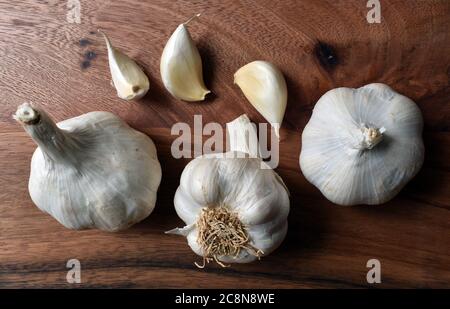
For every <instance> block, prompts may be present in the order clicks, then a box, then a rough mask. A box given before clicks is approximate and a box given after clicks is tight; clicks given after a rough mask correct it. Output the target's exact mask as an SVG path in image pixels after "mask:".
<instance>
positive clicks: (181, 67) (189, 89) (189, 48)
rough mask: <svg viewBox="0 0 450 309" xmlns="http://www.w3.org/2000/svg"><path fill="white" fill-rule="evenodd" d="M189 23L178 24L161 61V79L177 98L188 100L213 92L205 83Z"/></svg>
mask: <svg viewBox="0 0 450 309" xmlns="http://www.w3.org/2000/svg"><path fill="white" fill-rule="evenodd" d="M196 16H198V15H196ZM196 16H194V17H196ZM189 21H190V20H189ZM189 21H188V22H189ZM188 22H186V23H183V24H181V25H179V26H178V27H177V29H176V30H175V32H174V33H173V34H172V36H171V37H170V39H169V41H167V44H166V46H165V47H164V50H163V53H162V56H161V62H160V71H161V78H162V81H163V83H164V86H165V87H166V89H167V90H168V91H169V92H170V94H172V95H173V96H174V97H175V98H178V99H180V100H183V101H188V102H195V101H203V100H204V99H205V96H206V95H207V94H208V93H210V91H209V90H208V89H207V88H206V86H205V84H204V82H203V68H202V59H201V57H200V53H199V52H198V49H197V47H196V46H195V43H194V41H193V40H192V38H191V35H190V34H189V31H188V29H187V23H188Z"/></svg>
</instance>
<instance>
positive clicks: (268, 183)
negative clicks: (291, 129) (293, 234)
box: [168, 115, 289, 263]
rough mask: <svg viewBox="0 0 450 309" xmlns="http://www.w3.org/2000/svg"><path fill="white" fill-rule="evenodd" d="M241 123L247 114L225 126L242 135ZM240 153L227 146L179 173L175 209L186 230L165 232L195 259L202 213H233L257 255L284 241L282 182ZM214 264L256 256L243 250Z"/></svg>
mask: <svg viewBox="0 0 450 309" xmlns="http://www.w3.org/2000/svg"><path fill="white" fill-rule="evenodd" d="M242 120H244V121H242ZM243 123H249V120H248V118H247V116H246V115H243V116H241V117H240V118H238V119H236V120H235V121H233V122H231V123H229V124H228V125H227V127H228V130H231V131H233V130H242V126H243ZM237 146H239V143H237ZM240 149H242V147H240ZM243 154H244V153H241V152H239V151H236V150H234V149H233V144H232V145H231V151H230V152H228V153H226V154H225V155H224V154H207V155H203V156H200V157H197V158H195V159H194V160H192V161H191V162H190V163H189V164H188V165H187V166H186V167H185V169H184V170H183V173H182V175H181V179H180V186H179V187H178V189H177V192H176V194H175V199H174V204H175V209H176V211H177V214H178V216H179V217H180V218H181V219H182V220H183V221H184V222H185V223H186V226H185V227H184V228H178V229H174V230H172V231H169V232H168V233H174V234H180V235H183V236H185V237H187V240H188V244H189V246H190V247H191V249H192V250H193V251H194V252H195V253H196V254H198V255H199V256H205V252H204V250H203V248H202V246H201V245H200V244H199V242H198V226H197V222H198V219H199V216H200V214H201V213H202V210H203V209H213V208H214V207H218V206H223V207H226V208H227V209H229V210H230V211H232V212H234V213H236V214H237V216H238V217H239V219H240V221H241V222H242V223H243V224H244V225H245V226H246V229H247V232H248V238H249V241H250V243H249V244H250V245H251V246H252V247H254V248H257V249H258V250H261V252H263V255H262V256H266V255H268V254H270V253H271V252H272V251H274V250H275V249H276V248H277V247H278V246H279V245H280V244H281V243H282V241H283V239H284V238H285V236H286V232H287V227H288V223H287V216H288V213H289V193H288V190H287V188H286V186H285V184H284V183H283V180H282V179H281V178H280V176H278V174H277V173H276V172H275V171H273V170H272V169H270V168H267V169H262V168H261V164H264V163H263V162H262V160H261V159H260V158H255V157H250V158H242V155H243ZM238 156H241V158H238ZM218 259H219V260H220V261H221V262H223V263H249V262H252V261H254V260H256V259H258V257H257V256H255V255H254V254H251V253H250V252H249V251H248V250H245V249H243V250H241V251H240V254H239V255H237V256H220V257H218Z"/></svg>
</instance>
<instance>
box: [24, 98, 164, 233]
mask: <svg viewBox="0 0 450 309" xmlns="http://www.w3.org/2000/svg"><path fill="white" fill-rule="evenodd" d="M27 111H28V112H27ZM32 111H35V112H36V113H37V114H38V116H39V118H37V119H39V122H38V123H36V124H32V123H30V120H29V119H28V120H27V114H28V115H29V114H30V113H31V112H32ZM15 118H16V119H17V120H19V121H20V122H22V123H23V125H24V128H25V130H26V131H27V132H28V133H29V134H30V136H31V137H32V138H33V139H34V140H35V141H36V143H37V144H38V145H39V147H38V148H37V149H36V151H35V152H34V154H33V157H32V160H31V172H30V179H29V185H28V189H29V192H30V196H31V199H32V200H33V202H34V203H35V204H36V205H37V207H38V208H39V209H41V210H42V211H44V212H46V213H48V214H50V215H51V216H53V217H54V218H55V219H56V220H58V221H59V222H60V223H61V224H62V225H64V226H65V227H67V228H70V229H76V230H79V229H88V228H97V229H101V230H105V231H119V230H123V229H126V228H128V227H129V226H131V225H133V224H135V223H137V222H139V221H141V220H143V219H145V218H146V217H147V216H148V215H150V213H151V212H152V211H153V209H154V206H155V202H156V193H157V190H158V186H159V184H160V181H161V167H160V164H159V162H158V158H157V153H156V148H155V145H154V143H153V142H152V140H151V139H150V138H149V137H148V136H146V135H144V134H143V133H140V132H138V131H136V130H134V129H132V128H131V127H129V126H128V125H127V124H126V123H125V122H124V121H122V120H121V119H120V118H118V117H117V116H115V115H113V114H111V113H108V112H90V113H87V114H84V115H81V116H78V117H75V118H71V119H67V120H64V121H61V122H59V123H58V124H57V125H56V124H55V123H54V122H53V121H52V120H51V119H50V118H49V116H48V115H47V114H46V113H45V112H44V111H42V110H41V109H36V108H34V107H33V108H32V107H31V106H30V105H22V106H21V107H19V109H18V111H17V113H16V115H15ZM28 118H29V117H28Z"/></svg>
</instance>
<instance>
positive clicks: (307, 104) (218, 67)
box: [0, 0, 450, 288]
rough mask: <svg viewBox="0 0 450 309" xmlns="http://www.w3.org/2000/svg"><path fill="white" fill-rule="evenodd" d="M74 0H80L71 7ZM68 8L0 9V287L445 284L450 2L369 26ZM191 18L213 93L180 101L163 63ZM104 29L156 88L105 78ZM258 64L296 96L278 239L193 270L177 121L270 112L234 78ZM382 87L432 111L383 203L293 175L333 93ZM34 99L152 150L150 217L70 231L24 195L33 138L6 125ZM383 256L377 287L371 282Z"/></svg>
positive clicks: (143, 5) (315, 11) (275, 14)
mask: <svg viewBox="0 0 450 309" xmlns="http://www.w3.org/2000/svg"><path fill="white" fill-rule="evenodd" d="M69 2H74V1H69ZM67 3H68V1H56V0H48V1H14V2H6V1H3V2H1V3H0V16H1V21H0V93H1V97H0V169H1V173H0V287H123V288H131V287H147V288H156V287H181V288H184V287H208V288H212V287H215V288H254V287H258V288H262V287H264V288H303V287H308V288H309V287H327V288H328V287H350V288H353V287H416V288H418V287H434V288H438V287H441V288H445V287H447V288H449V287H450V212H449V211H450V163H449V162H450V161H449V157H450V147H449V146H450V134H449V128H450V107H449V102H450V88H449V76H450V69H449V67H450V53H449V52H450V31H449V24H450V1H447V0H429V1H403V0H398V1H397V0H396V1H394V0H389V1H388V0H381V23H374V24H370V23H368V22H367V20H366V15H367V13H368V11H369V10H370V8H367V7H366V4H367V1H364V0H354V1H334V0H328V1H323V0H322V1H317V0H309V1H307V0H303V1H270V0H264V1H262V0H260V1H256V0H255V1H159V0H158V1H139V0H127V1H106V0H101V1H84V0H81V1H80V3H81V11H80V12H81V16H80V17H81V19H80V21H81V23H80V24H77V23H69V22H68V21H67V13H68V8H67ZM199 12H202V13H203V14H202V16H201V17H200V18H199V19H197V20H196V21H195V22H192V23H191V24H190V31H191V34H192V36H193V38H194V40H195V41H196V42H197V44H198V47H199V50H200V53H201V55H202V59H203V64H204V71H205V72H204V75H205V80H206V84H207V86H208V87H209V88H210V89H211V90H212V92H213V94H212V95H210V96H209V97H208V99H207V100H206V101H205V102H200V103H185V102H180V101H178V100H176V99H173V98H172V97H171V96H170V95H169V94H168V92H167V91H166V90H165V89H164V87H163V86H162V83H161V78H160V73H159V61H160V55H161V53H162V50H163V47H164V44H165V43H166V41H167V39H168V37H169V36H170V34H171V33H172V31H173V30H174V29H175V28H176V27H177V25H178V24H180V23H182V22H184V21H186V20H187V19H188V18H189V17H191V16H192V15H194V14H195V13H199ZM98 28H101V29H103V30H104V31H105V32H106V33H108V34H109V36H110V38H111V40H112V41H113V43H114V44H115V45H116V47H117V48H119V49H120V50H122V51H124V52H126V53H128V54H129V55H130V56H132V57H134V58H135V59H137V60H138V61H139V62H140V63H141V64H142V65H143V67H144V68H145V70H146V71H147V72H148V74H149V76H150V79H151V90H150V92H149V94H148V95H147V96H146V97H145V98H144V99H143V100H141V101H139V102H125V101H122V100H120V99H118V98H117V97H116V94H115V91H114V89H113V88H112V87H111V86H110V75H109V70H108V64H107V54H106V50H105V45H104V42H103V40H102V38H101V37H100V36H99V35H98V34H97V32H96V30H97V29H98ZM256 59H263V60H269V61H271V62H273V63H274V64H276V65H277V66H278V67H279V68H280V69H281V70H282V72H283V73H284V75H285V76H286V80H287V84H288V90H289V102H288V107H287V112H286V116H285V119H284V123H283V126H282V130H281V144H280V153H281V158H280V165H279V167H278V168H277V172H278V173H279V174H280V175H281V176H282V178H283V179H284V180H285V182H286V184H287V186H288V187H289V190H290V191H291V195H292V196H291V197H292V198H291V213H290V216H289V231H288V236H287V238H286V240H285V241H284V243H283V245H282V246H281V247H280V248H279V249H278V250H277V251H275V252H274V253H273V254H272V255H270V256H268V257H266V258H263V259H262V260H261V261H260V262H256V263H252V264H248V265H233V266H232V267H230V268H221V267H219V266H216V265H212V264H210V265H208V267H207V268H206V269H203V270H200V269H197V268H196V266H195V265H194V262H195V261H200V258H199V257H197V256H196V255H194V254H193V253H192V252H191V250H190V249H189V247H188V246H187V243H186V241H185V239H184V238H182V237H177V236H168V235H165V234H164V233H163V232H164V231H167V230H169V229H172V228H174V227H177V226H182V222H181V220H180V219H178V217H177V215H176V213H175V210H174V207H173V196H174V192H175V190H176V188H177V186H178V183H179V176H180V174H181V171H182V170H183V168H184V166H185V164H186V163H187V162H188V160H177V159H174V158H173V157H172V156H171V154H170V145H171V142H172V141H173V140H174V139H175V138H176V136H171V134H170V129H171V126H172V125H173V124H174V123H176V122H180V121H183V122H186V123H188V124H189V125H192V124H193V119H194V115H195V114H201V115H202V116H203V121H204V123H206V122H211V121H216V122H219V123H220V124H222V125H224V124H225V123H226V122H228V121H230V120H232V119H234V118H235V117H237V116H239V115H241V114H242V113H247V114H248V115H249V117H250V118H251V119H252V120H253V121H255V122H264V119H263V118H262V117H261V115H259V114H258V113H257V112H256V110H255V109H254V108H253V107H252V106H251V105H250V104H249V103H248V102H247V101H246V99H245V98H244V96H243V95H242V93H241V91H240V90H239V89H238V88H237V87H236V86H235V85H233V73H234V72H235V71H236V70H237V69H238V68H239V67H241V66H242V65H244V64H246V63H248V62H250V61H252V60H256ZM370 82H383V83H386V84H388V85H390V86H391V87H393V88H394V89H395V90H397V91H398V92H400V93H402V94H405V95H407V96H409V97H410V98H412V99H413V100H414V101H416V102H417V103H418V104H419V106H420V108H421V110H422V113H423V116H424V120H425V129H424V139H425V144H426V159H425V164H424V166H423V168H422V170H421V172H420V173H419V175H417V177H416V178H415V179H414V180H413V181H412V182H411V183H410V184H409V185H408V186H407V187H406V188H405V189H404V190H403V191H402V192H401V193H400V194H399V195H398V196H397V197H396V198H394V199H393V200H392V201H391V202H389V203H386V204H384V205H380V206H358V207H339V206H336V205H333V204H332V203H330V202H328V201H327V200H326V199H325V198H324V197H323V196H322V195H321V193H320V192H319V191H318V190H317V189H316V188H315V187H313V186H312V185H311V184H309V183H308V182H307V181H306V180H305V178H304V177H303V175H302V173H301V172H300V169H299V164H298V157H299V153H300V148H301V144H300V143H301V138H300V137H301V132H302V129H303V128H304V126H305V125H306V123H307V121H308V119H309V117H310V116H311V111H312V108H313V106H314V104H315V102H316V101H317V100H318V98H319V97H320V96H321V95H322V94H324V93H325V92H326V91H327V90H329V89H332V88H335V87H341V86H347V87H360V86H362V85H365V84H367V83H370ZM26 101H31V102H33V103H35V104H37V105H39V106H42V107H44V108H46V109H47V110H48V111H49V113H50V114H51V115H52V116H53V117H54V118H55V120H57V121H60V120H63V119H66V118H70V117H73V116H77V115H80V114H83V113H86V112H89V111H94V110H105V111H112V112H114V113H116V114H117V115H119V116H120V117H122V118H123V119H124V120H126V121H127V122H128V123H129V124H130V125H131V126H133V127H134V128H136V129H138V130H140V131H143V132H145V133H146V134H148V135H149V136H150V137H151V138H152V139H153V140H154V141H155V143H156V145H157V148H158V153H159V158H160V161H161V164H162V169H163V180H162V184H161V187H160V191H159V193H158V202H157V205H156V209H155V211H154V213H153V214H152V215H151V216H150V217H149V218H148V219H146V220H144V221H143V222H141V223H139V224H137V225H135V226H134V227H132V228H130V229H129V230H127V231H124V232H120V233H115V234H110V233H106V232H101V231H94V230H88V231H71V230H67V229H65V228H63V227H62V226H61V225H59V224H58V223H57V222H56V221H55V220H54V219H53V218H51V217H50V216H48V215H46V214H44V213H41V212H40V211H39V210H38V209H37V208H36V207H35V206H34V205H33V203H32V202H31V199H30V197H29V195H28V190H27V182H28V176H29V169H30V167H29V166H30V158H31V155H32V153H33V151H34V149H35V147H36V146H35V144H34V143H33V142H32V140H31V139H30V138H29V137H28V136H27V135H26V134H25V133H24V131H23V129H22V128H21V126H20V125H18V124H17V123H15V121H14V120H13V119H12V117H11V115H12V114H13V113H14V111H15V109H16V107H17V106H18V105H19V104H21V103H23V102H26ZM74 258H75V259H78V260H79V261H80V262H81V279H82V283H81V284H69V283H67V281H66V274H67V271H68V269H67V268H66V262H67V261H68V260H69V259H74ZM372 258H376V259H378V260H379V261H380V263H381V278H382V283H380V284H376V285H370V284H368V283H367V281H366V274H367V271H368V270H369V268H367V267H366V263H367V261H368V260H369V259H372Z"/></svg>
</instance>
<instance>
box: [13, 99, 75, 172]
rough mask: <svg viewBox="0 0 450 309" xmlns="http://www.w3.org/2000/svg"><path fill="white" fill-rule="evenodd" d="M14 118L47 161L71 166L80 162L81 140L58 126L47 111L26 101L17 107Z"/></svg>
mask: <svg viewBox="0 0 450 309" xmlns="http://www.w3.org/2000/svg"><path fill="white" fill-rule="evenodd" d="M14 119H16V120H17V121H19V122H20V123H22V124H23V126H24V129H25V131H26V132H27V133H28V134H29V135H30V136H31V138H32V139H33V140H34V141H35V142H36V143H37V144H38V145H39V147H40V149H41V150H42V153H43V155H44V158H45V159H46V160H47V161H49V162H53V163H57V162H58V163H64V164H68V165H70V166H75V165H77V164H78V159H77V158H78V156H77V154H76V153H77V151H76V150H78V149H81V148H83V147H82V145H81V141H80V140H78V139H77V138H76V137H75V136H72V135H71V134H70V133H68V132H65V131H64V130H61V129H60V128H58V127H57V126H56V123H55V122H54V121H53V120H52V119H51V118H50V117H49V116H48V115H47V113H45V112H44V111H42V110H39V109H36V108H35V107H33V106H31V105H30V104H29V103H24V104H22V105H21V106H20V107H19V108H18V109H17V111H16V114H15V115H14Z"/></svg>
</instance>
